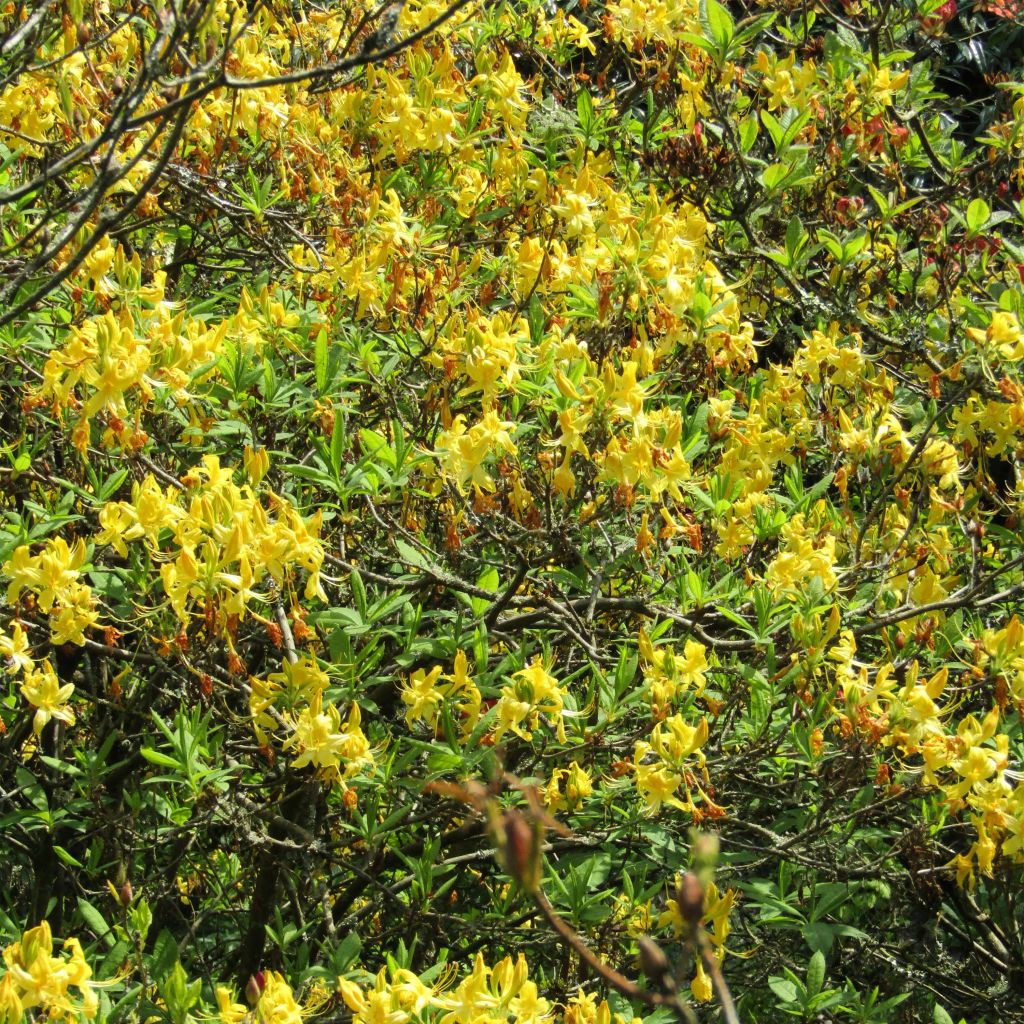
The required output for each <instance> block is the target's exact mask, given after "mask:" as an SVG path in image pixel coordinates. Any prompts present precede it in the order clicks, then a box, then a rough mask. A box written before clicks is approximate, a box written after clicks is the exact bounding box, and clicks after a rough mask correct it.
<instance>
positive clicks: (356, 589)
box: [349, 568, 366, 622]
mask: <svg viewBox="0 0 1024 1024" xmlns="http://www.w3.org/2000/svg"><path fill="white" fill-rule="evenodd" d="M349 582H350V583H351V584H352V596H353V598H355V602H356V609H357V611H358V612H359V618H360V619H361V620H363V621H364V622H365V621H366V587H365V585H364V584H363V577H362V576H361V575H360V574H359V570H358V569H355V568H353V570H352V575H351V577H350V578H349Z"/></svg>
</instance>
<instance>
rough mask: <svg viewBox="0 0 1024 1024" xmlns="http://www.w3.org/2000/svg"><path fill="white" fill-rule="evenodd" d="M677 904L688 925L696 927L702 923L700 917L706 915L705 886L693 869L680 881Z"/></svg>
mask: <svg viewBox="0 0 1024 1024" xmlns="http://www.w3.org/2000/svg"><path fill="white" fill-rule="evenodd" d="M676 905H677V906H678V907H679V913H680V914H681V915H682V918H683V920H684V921H685V922H686V923H687V924H688V925H690V926H691V927H696V926H697V925H698V924H700V919H701V918H702V917H703V916H704V886H702V885H701V884H700V879H699V878H698V877H697V876H696V875H695V874H694V873H693V872H692V871H687V872H686V874H685V875H683V877H682V878H681V879H680V881H679V888H678V890H677V891H676Z"/></svg>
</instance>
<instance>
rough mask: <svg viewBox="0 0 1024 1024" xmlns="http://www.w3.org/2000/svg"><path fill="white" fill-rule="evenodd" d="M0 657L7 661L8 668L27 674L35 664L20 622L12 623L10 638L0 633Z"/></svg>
mask: <svg viewBox="0 0 1024 1024" xmlns="http://www.w3.org/2000/svg"><path fill="white" fill-rule="evenodd" d="M0 656H2V657H4V658H6V659H7V665H8V668H10V669H12V670H14V671H19V672H28V671H30V670H31V669H32V666H33V665H34V664H35V662H34V661H33V660H32V653H31V650H30V648H29V646H28V637H26V636H25V630H24V629H22V626H21V623H20V622H15V623H14V628H13V629H12V630H11V635H10V636H7V635H6V634H4V633H0Z"/></svg>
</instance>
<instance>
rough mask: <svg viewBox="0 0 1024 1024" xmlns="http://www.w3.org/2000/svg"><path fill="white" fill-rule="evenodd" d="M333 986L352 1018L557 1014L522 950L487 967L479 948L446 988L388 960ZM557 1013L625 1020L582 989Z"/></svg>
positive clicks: (529, 1022)
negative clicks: (365, 977)
mask: <svg viewBox="0 0 1024 1024" xmlns="http://www.w3.org/2000/svg"><path fill="white" fill-rule="evenodd" d="M338 989H339V992H340V994H341V996H342V998H343V1000H344V1002H345V1004H346V1005H347V1006H348V1008H349V1009H350V1010H351V1011H352V1013H353V1014H354V1018H353V1020H354V1024H381V1022H386V1024H409V1022H410V1021H413V1020H416V1019H421V1015H422V1014H423V1013H424V1012H425V1011H435V1012H436V1013H437V1014H438V1016H437V1018H436V1019H437V1020H438V1021H439V1024H475V1022H480V1021H484V1022H487V1024H543V1022H544V1021H549V1020H550V1021H555V1020H557V1019H558V1018H557V1016H556V1012H555V1007H554V1006H553V1005H552V1004H551V1003H549V1002H548V1000H547V999H545V998H544V997H543V996H541V995H540V993H539V992H538V989H537V984H536V982H534V981H533V980H531V979H530V977H529V968H528V966H527V963H526V959H525V958H524V957H523V956H522V954H520V955H519V957H518V958H517V959H515V960H513V959H512V958H511V957H505V959H504V960H501V961H500V962H499V963H497V964H495V965H494V967H489V966H488V965H487V963H486V961H485V960H484V958H483V955H482V954H479V953H478V954H477V956H476V958H475V960H474V961H473V968H472V970H471V971H470V972H469V973H468V974H466V975H465V976H464V977H462V978H461V979H460V980H459V982H458V984H457V985H455V986H454V987H451V988H448V987H447V986H446V985H445V984H444V982H443V981H442V983H440V984H435V985H433V986H430V985H427V984H424V982H422V981H421V980H420V979H419V978H417V977H416V975H415V974H413V973H412V972H411V971H409V970H406V969H404V968H399V967H394V966H392V967H391V968H390V969H382V970H381V971H380V972H379V973H378V974H377V976H376V978H375V979H374V980H373V982H372V984H370V985H366V986H363V985H360V984H358V983H357V982H355V981H352V980H350V979H348V978H339V979H338ZM561 1017H562V1020H564V1022H565V1024H629V1022H627V1021H626V1020H625V1018H623V1017H622V1016H621V1015H620V1014H617V1013H616V1014H613V1013H612V1012H611V1010H610V1009H609V1007H608V1004H607V1002H601V1003H598V1002H597V1000H596V999H595V998H594V996H593V995H590V994H588V993H586V992H584V991H580V992H578V993H577V994H576V995H575V996H574V997H573V998H572V999H571V1000H569V1001H568V1003H567V1004H566V1006H565V1007H564V1010H563V1013H562V1014H561ZM635 1019H636V1018H634V1020H635ZM226 1024H229V1022H226Z"/></svg>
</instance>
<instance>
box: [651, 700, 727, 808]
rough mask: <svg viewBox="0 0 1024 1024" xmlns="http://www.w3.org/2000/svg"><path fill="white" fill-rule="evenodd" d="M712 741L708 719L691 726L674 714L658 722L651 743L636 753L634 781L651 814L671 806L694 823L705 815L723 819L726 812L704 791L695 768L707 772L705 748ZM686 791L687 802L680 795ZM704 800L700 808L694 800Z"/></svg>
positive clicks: (704, 774)
mask: <svg viewBox="0 0 1024 1024" xmlns="http://www.w3.org/2000/svg"><path fill="white" fill-rule="evenodd" d="M707 741H708V720H707V719H706V718H701V719H700V721H699V722H698V723H697V724H696V725H691V724H690V723H689V722H687V721H686V719H685V718H684V717H683V716H682V715H672V717H671V718H666V719H665V720H664V721H661V722H658V723H657V724H656V725H655V726H654V729H653V730H652V731H651V734H650V738H649V740H638V741H637V743H636V746H635V748H634V750H633V763H632V770H633V781H634V784H635V785H636V789H637V792H638V793H639V794H640V796H641V797H642V799H643V801H644V805H645V807H646V809H647V812H648V813H649V814H657V813H658V812H659V811H660V810H661V808H662V805H664V804H667V805H668V806H669V807H674V808H676V809H677V810H680V811H685V812H687V813H688V814H690V815H692V816H693V818H694V820H697V821H699V820H701V819H702V818H703V817H705V816H708V815H709V816H711V817H720V816H721V815H722V813H723V811H722V809H721V808H720V807H719V806H718V805H717V804H715V802H714V801H713V800H712V799H711V797H710V796H709V795H708V794H707V793H706V792H705V791H704V790H703V789H702V788H701V786H700V784H699V783H698V781H697V776H696V775H695V774H694V769H697V770H700V771H701V772H702V773H703V776H704V779H705V782H706V781H707V769H706V768H705V765H704V755H703V753H701V747H703V746H704V744H705V743H707ZM680 790H683V791H684V792H685V794H686V799H685V800H684V799H681V798H680V797H679V796H677V794H678V793H679V791H680ZM695 796H696V798H697V799H698V800H700V801H701V803H702V804H703V805H704V806H703V807H698V806H697V803H696V802H695V799H694V797H695Z"/></svg>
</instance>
